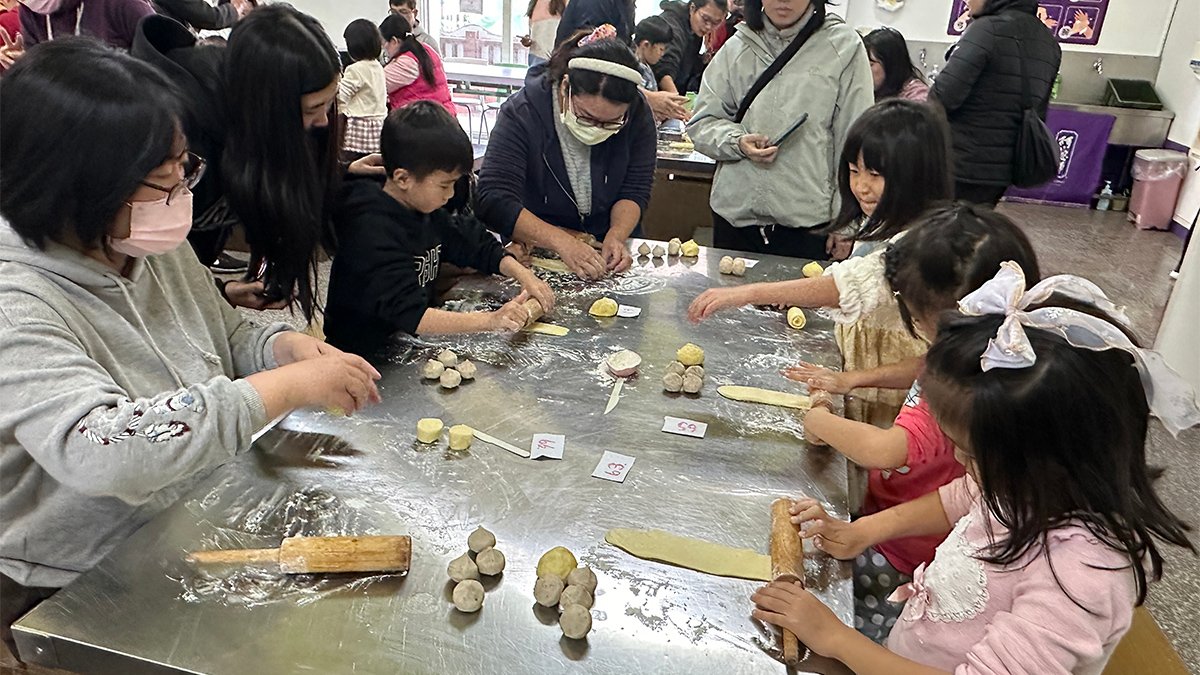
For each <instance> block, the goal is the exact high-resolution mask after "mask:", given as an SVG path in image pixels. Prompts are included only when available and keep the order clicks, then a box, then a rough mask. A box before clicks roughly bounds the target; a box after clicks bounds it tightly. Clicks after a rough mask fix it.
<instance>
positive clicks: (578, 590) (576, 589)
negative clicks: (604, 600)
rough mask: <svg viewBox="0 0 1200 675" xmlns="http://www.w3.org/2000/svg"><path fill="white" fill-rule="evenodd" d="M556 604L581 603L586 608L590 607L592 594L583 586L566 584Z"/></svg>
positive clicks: (568, 605)
mask: <svg viewBox="0 0 1200 675" xmlns="http://www.w3.org/2000/svg"><path fill="white" fill-rule="evenodd" d="M558 604H560V605H562V606H563V607H570V606H571V605H582V606H583V607H586V608H587V609H591V608H592V594H591V593H588V590H587V589H586V588H584V587H583V586H567V588H566V590H564V591H563V592H562V597H560V598H559V599H558Z"/></svg>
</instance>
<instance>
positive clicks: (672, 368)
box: [667, 361, 687, 377]
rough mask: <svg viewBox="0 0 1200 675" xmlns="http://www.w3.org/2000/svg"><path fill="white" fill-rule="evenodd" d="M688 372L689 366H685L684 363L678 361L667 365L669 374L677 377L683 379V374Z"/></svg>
mask: <svg viewBox="0 0 1200 675" xmlns="http://www.w3.org/2000/svg"><path fill="white" fill-rule="evenodd" d="M686 370H687V366H685V365H683V364H682V363H680V362H678V361H672V362H670V363H668V364H667V372H668V373H675V374H676V375H678V376H680V377H683V373H684V371H686Z"/></svg>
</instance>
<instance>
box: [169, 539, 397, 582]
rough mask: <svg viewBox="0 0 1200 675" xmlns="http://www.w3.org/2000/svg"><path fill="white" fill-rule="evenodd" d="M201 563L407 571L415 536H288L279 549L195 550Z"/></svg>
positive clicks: (306, 570) (304, 570) (299, 570)
mask: <svg viewBox="0 0 1200 675" xmlns="http://www.w3.org/2000/svg"><path fill="white" fill-rule="evenodd" d="M187 559H188V561H189V562H193V563H199V564H235V565H236V564H253V563H276V564H278V565H279V570H280V571H281V572H283V573H284V574H313V573H323V572H332V573H337V572H407V571H408V567H409V564H410V563H411V562H412V539H410V538H409V537H408V536H407V535H401V536H364V537H288V538H287V539H284V540H283V543H282V544H281V545H280V546H279V548H249V549H230V550H217V551H192V552H191V553H190V554H188V557H187Z"/></svg>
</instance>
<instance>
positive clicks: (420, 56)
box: [379, 14, 436, 86]
mask: <svg viewBox="0 0 1200 675" xmlns="http://www.w3.org/2000/svg"><path fill="white" fill-rule="evenodd" d="M379 32H380V34H382V35H383V41H384V42H389V41H391V40H399V41H400V51H398V52H396V53H395V55H394V56H392V58H396V57H397V56H400V55H401V54H407V53H409V52H411V53H412V55H413V56H414V57H416V59H417V64H418V65H420V67H421V79H422V80H425V84H428V85H430V86H433V85H434V84H436V82H435V80H434V77H433V59H431V58H430V57H429V52H427V51H425V45H423V44H421V42H420V41H419V40H417V36H416V35H415V34H414V33H413V30H412V25H410V24H409V23H408V19H406V18H404V17H403V16H400V15H399V14H389V15H388V18H386V19H384V20H383V23H381V24H379Z"/></svg>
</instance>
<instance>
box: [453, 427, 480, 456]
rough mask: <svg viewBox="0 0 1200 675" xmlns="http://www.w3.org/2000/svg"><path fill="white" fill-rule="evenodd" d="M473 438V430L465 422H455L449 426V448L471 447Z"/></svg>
mask: <svg viewBox="0 0 1200 675" xmlns="http://www.w3.org/2000/svg"><path fill="white" fill-rule="evenodd" d="M473 438H475V431H474V430H473V429H471V427H469V426H467V425H465V424H455V425H454V426H452V427H450V449H451V450H466V449H468V448H470V447H471V439H473Z"/></svg>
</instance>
